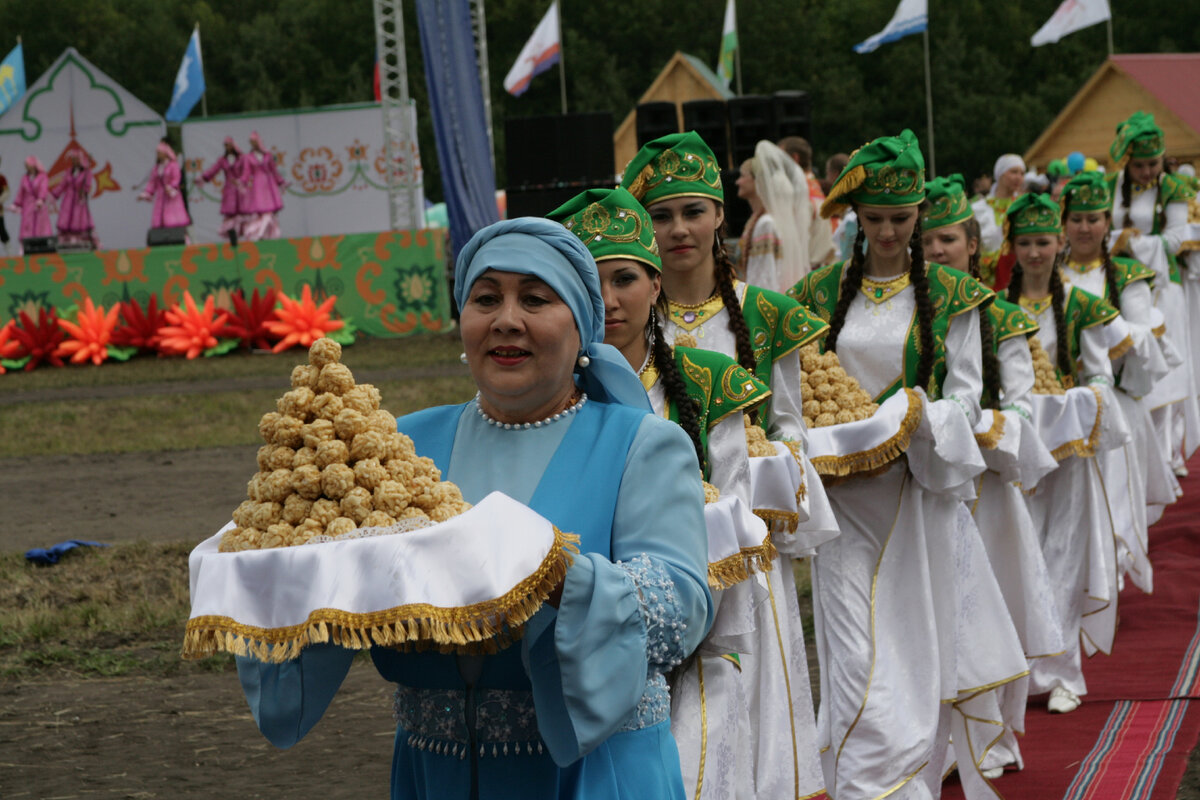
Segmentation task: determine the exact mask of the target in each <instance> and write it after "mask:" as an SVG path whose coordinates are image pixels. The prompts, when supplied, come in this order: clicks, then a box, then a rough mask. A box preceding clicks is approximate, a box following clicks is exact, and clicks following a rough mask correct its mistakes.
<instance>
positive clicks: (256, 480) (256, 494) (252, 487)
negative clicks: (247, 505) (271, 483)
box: [246, 472, 271, 502]
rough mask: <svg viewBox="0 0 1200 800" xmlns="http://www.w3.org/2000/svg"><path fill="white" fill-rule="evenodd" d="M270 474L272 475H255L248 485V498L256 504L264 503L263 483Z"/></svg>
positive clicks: (260, 473)
mask: <svg viewBox="0 0 1200 800" xmlns="http://www.w3.org/2000/svg"><path fill="white" fill-rule="evenodd" d="M270 474H271V473H269V472H256V473H254V475H253V476H252V477H251V478H250V480H249V481H248V482H247V483H246V497H248V498H250V499H251V500H254V501H255V502H262V501H263V500H264V499H265V498H264V497H263V481H264V480H266V477H267V475H270Z"/></svg>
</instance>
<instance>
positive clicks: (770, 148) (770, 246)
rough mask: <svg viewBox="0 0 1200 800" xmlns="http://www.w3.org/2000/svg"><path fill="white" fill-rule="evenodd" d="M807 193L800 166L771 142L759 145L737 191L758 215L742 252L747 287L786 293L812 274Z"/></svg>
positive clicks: (748, 225) (749, 226)
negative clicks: (809, 261)
mask: <svg viewBox="0 0 1200 800" xmlns="http://www.w3.org/2000/svg"><path fill="white" fill-rule="evenodd" d="M807 189H808V182H807V180H806V179H805V177H804V173H803V172H802V171H801V169H800V167H799V165H797V164H796V162H795V161H793V160H792V159H791V158H790V157H789V156H788V155H787V154H786V153H784V152H783V151H782V150H780V149H779V148H778V147H776V146H775V145H773V144H771V143H770V142H767V141H762V142H759V143H758V145H757V146H755V148H754V158H750V159H747V160H746V162H745V163H744V164H742V170H741V174H740V175H739V177H738V180H737V193H738V197H740V198H742V199H743V200H745V201H746V202H747V203H749V204H750V210H751V212H752V213H751V215H750V219H749V221H748V222H746V228H745V230H744V231H743V232H742V238H741V245H740V247H739V254H738V272H740V273H741V274H743V275H745V276H746V283H749V284H751V285H753V286H762V287H764V288H767V289H772V290H774V291H776V292H786V291H787V290H788V289H790V288H791V287H792V286H794V285H795V284H796V283H797V282H798V281H799V280H800V279H801V278H803V277H804V276H805V275H807V274H808V272H809V263H808V257H809V256H808V249H809V248H808V230H809V228H808V224H809V220H811V218H812V213H813V212H812V204H811V203H810V202H809V197H808V191H807ZM822 224H824V223H822Z"/></svg>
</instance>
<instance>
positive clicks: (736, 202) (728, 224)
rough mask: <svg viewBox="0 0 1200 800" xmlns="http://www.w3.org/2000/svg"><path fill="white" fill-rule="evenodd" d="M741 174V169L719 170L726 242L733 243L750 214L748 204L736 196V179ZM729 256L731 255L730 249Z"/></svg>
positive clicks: (731, 250) (740, 233)
mask: <svg viewBox="0 0 1200 800" xmlns="http://www.w3.org/2000/svg"><path fill="white" fill-rule="evenodd" d="M741 174H742V171H741V168H740V167H737V168H734V169H723V170H721V187H722V188H723V189H724V190H725V234H726V241H728V240H729V239H733V240H734V241H735V242H736V240H737V239H738V237H740V236H741V235H742V231H743V230H745V228H746V222H747V221H748V220H749V219H750V214H751V213H752V211H751V209H750V204H749V203H747V202H746V201H745V200H743V199H742V198H740V197H738V194H737V179H738V176H739V175H741ZM729 254H730V255H733V249H732V247H730V250H729Z"/></svg>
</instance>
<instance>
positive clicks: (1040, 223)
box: [1004, 192, 1062, 240]
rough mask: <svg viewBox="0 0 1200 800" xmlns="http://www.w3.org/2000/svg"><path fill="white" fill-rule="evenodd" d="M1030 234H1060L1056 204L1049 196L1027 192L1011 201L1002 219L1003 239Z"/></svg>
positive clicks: (1059, 220) (1060, 221)
mask: <svg viewBox="0 0 1200 800" xmlns="http://www.w3.org/2000/svg"><path fill="white" fill-rule="evenodd" d="M1030 233H1054V234H1059V233H1062V220H1061V214H1060V212H1059V208H1058V203H1056V202H1054V201H1053V200H1051V199H1050V196H1049V195H1045V194H1038V193H1036V192H1029V193H1028V194H1023V195H1021V196H1020V197H1018V198H1017V199H1016V200H1014V201H1013V203H1012V205H1011V206H1009V207H1008V214H1007V215H1006V216H1005V217H1004V238H1005V240H1008V239H1011V238H1012V237H1013V236H1024V235H1026V234H1030Z"/></svg>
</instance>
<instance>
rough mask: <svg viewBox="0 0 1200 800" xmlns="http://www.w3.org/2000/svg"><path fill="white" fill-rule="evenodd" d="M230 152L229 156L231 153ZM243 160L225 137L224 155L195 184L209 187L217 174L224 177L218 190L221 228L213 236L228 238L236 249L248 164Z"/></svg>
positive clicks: (243, 215)
mask: <svg viewBox="0 0 1200 800" xmlns="http://www.w3.org/2000/svg"><path fill="white" fill-rule="evenodd" d="M231 151H232V152H231ZM247 158H248V157H247V156H246V155H244V154H243V153H242V151H241V150H239V149H238V147H237V145H236V144H235V143H234V141H233V137H232V136H226V137H225V153H224V154H223V155H222V156H221V157H220V158H218V159H217V160H216V161H214V162H213V165H212V166H211V167H209V168H208V169H206V170H204V174H202V175H201V176H200V180H199V181H196V183H197V184H199V183H212V180H213V178H215V177H216V175H217V173H218V172H223V173H225V182H224V185H223V186H222V187H221V217H222V221H221V227H220V228H218V229H217V233H219V234H220V235H221V236H227V237H229V243H230V244H233V245H236V244H237V240H238V237H239V236H240V235H241V232H242V228H243V226H244V225H245V224H246V219H247V216H248V215H247V213H246V211H247V209H246V203H247V190H248V188H249V184H248V173H249V172H250V164H249V162H248V160H247Z"/></svg>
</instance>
